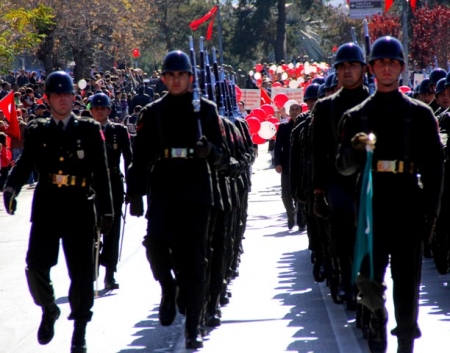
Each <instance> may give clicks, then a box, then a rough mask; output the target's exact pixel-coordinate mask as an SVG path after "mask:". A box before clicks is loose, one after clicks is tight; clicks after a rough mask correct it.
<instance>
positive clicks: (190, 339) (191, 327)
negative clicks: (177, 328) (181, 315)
mask: <svg viewBox="0 0 450 353" xmlns="http://www.w3.org/2000/svg"><path fill="white" fill-rule="evenodd" d="M200 317H201V310H195V309H188V310H186V323H185V330H184V335H185V337H186V349H197V348H202V347H203V338H202V335H201V332H200Z"/></svg>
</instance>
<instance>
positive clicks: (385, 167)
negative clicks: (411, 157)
mask: <svg viewBox="0 0 450 353" xmlns="http://www.w3.org/2000/svg"><path fill="white" fill-rule="evenodd" d="M373 171H374V172H378V173H394V174H395V173H408V174H414V173H415V170H414V163H409V168H405V162H403V161H397V160H393V161H378V162H377V164H376V166H375V168H374V169H373Z"/></svg>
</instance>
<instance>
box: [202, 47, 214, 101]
mask: <svg viewBox="0 0 450 353" xmlns="http://www.w3.org/2000/svg"><path fill="white" fill-rule="evenodd" d="M205 65H206V83H205V91H206V93H207V95H208V98H209V99H211V100H212V101H213V102H214V103H216V95H215V94H214V87H215V79H214V75H213V74H212V72H211V66H210V65H209V55H208V51H207V50H205Z"/></svg>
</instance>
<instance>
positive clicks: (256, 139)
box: [252, 134, 266, 145]
mask: <svg viewBox="0 0 450 353" xmlns="http://www.w3.org/2000/svg"><path fill="white" fill-rule="evenodd" d="M252 142H253V143H256V144H257V145H261V144H263V143H265V142H266V140H264V139H263V138H262V137H261V136H259V135H258V134H253V135H252Z"/></svg>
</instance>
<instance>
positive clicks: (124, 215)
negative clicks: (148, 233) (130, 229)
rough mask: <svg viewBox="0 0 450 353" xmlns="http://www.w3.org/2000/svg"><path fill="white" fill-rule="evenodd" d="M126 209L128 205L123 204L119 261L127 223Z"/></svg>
mask: <svg viewBox="0 0 450 353" xmlns="http://www.w3.org/2000/svg"><path fill="white" fill-rule="evenodd" d="M127 208H128V203H125V211H124V212H123V215H122V219H123V226H122V237H121V238H120V250H119V261H120V259H121V258H122V248H123V237H124V235H125V224H126V223H127Z"/></svg>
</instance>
